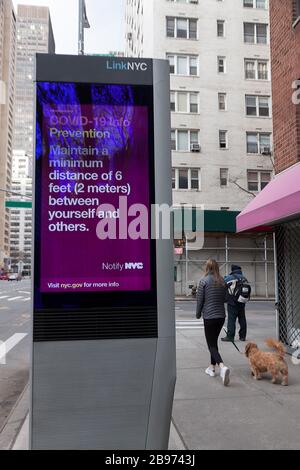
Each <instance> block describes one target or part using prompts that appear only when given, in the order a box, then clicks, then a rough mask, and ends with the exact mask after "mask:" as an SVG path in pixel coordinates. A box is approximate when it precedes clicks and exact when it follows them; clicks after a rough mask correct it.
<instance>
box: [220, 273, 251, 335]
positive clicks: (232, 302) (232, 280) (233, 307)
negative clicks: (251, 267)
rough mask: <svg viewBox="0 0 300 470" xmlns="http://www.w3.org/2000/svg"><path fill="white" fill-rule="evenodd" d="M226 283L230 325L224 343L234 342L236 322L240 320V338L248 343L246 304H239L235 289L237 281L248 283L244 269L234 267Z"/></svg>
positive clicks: (226, 277)
mask: <svg viewBox="0 0 300 470" xmlns="http://www.w3.org/2000/svg"><path fill="white" fill-rule="evenodd" d="M224 280H225V283H226V284H227V286H228V301H227V310H228V325H227V336H225V338H222V341H230V342H232V341H234V337H235V330H236V320H237V319H238V321H239V325H240V331H239V337H240V340H241V341H246V338H247V321H246V313H245V303H241V302H238V300H237V298H236V296H235V295H234V288H233V289H232V288H231V287H234V286H235V285H236V283H237V281H243V280H245V281H246V278H245V276H244V275H243V272H242V268H241V267H240V266H236V265H232V266H231V273H230V275H229V276H225V278H224Z"/></svg>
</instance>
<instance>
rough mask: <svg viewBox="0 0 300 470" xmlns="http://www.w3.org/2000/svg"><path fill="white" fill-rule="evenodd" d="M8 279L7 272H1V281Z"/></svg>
mask: <svg viewBox="0 0 300 470" xmlns="http://www.w3.org/2000/svg"><path fill="white" fill-rule="evenodd" d="M7 280H8V274H7V273H3V274H0V281H7Z"/></svg>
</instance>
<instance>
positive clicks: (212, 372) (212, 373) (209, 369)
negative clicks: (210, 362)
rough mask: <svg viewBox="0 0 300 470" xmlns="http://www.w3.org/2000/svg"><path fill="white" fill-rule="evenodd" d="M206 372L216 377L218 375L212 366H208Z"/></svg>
mask: <svg viewBox="0 0 300 470" xmlns="http://www.w3.org/2000/svg"><path fill="white" fill-rule="evenodd" d="M205 373H206V374H207V375H209V376H210V377H215V376H216V373H215V371H214V370H213V369H211V368H210V367H208V368H207V369H206V371H205Z"/></svg>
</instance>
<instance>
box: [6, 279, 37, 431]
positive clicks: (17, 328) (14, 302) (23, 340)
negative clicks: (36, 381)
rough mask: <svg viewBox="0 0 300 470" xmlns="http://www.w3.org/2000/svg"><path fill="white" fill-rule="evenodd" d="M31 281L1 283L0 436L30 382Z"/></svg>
mask: <svg viewBox="0 0 300 470" xmlns="http://www.w3.org/2000/svg"><path fill="white" fill-rule="evenodd" d="M30 289H31V288H30V281H29V280H23V281H21V282H8V281H0V341H1V343H0V432H1V430H2V429H3V426H4V425H5V423H6V421H7V418H8V416H9V414H10V412H11V410H12V409H13V407H14V405H15V403H16V402H17V400H18V398H19V396H20V395H21V393H22V392H23V390H24V387H25V386H26V384H27V383H28V379H29V357H30V355H29V345H30V339H29V333H30V310H31V302H30Z"/></svg>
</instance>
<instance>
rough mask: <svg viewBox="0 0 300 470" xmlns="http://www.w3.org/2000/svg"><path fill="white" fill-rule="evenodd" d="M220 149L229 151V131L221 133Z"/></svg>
mask: <svg viewBox="0 0 300 470" xmlns="http://www.w3.org/2000/svg"><path fill="white" fill-rule="evenodd" d="M219 148H220V149H222V150H225V149H228V131H219Z"/></svg>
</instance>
